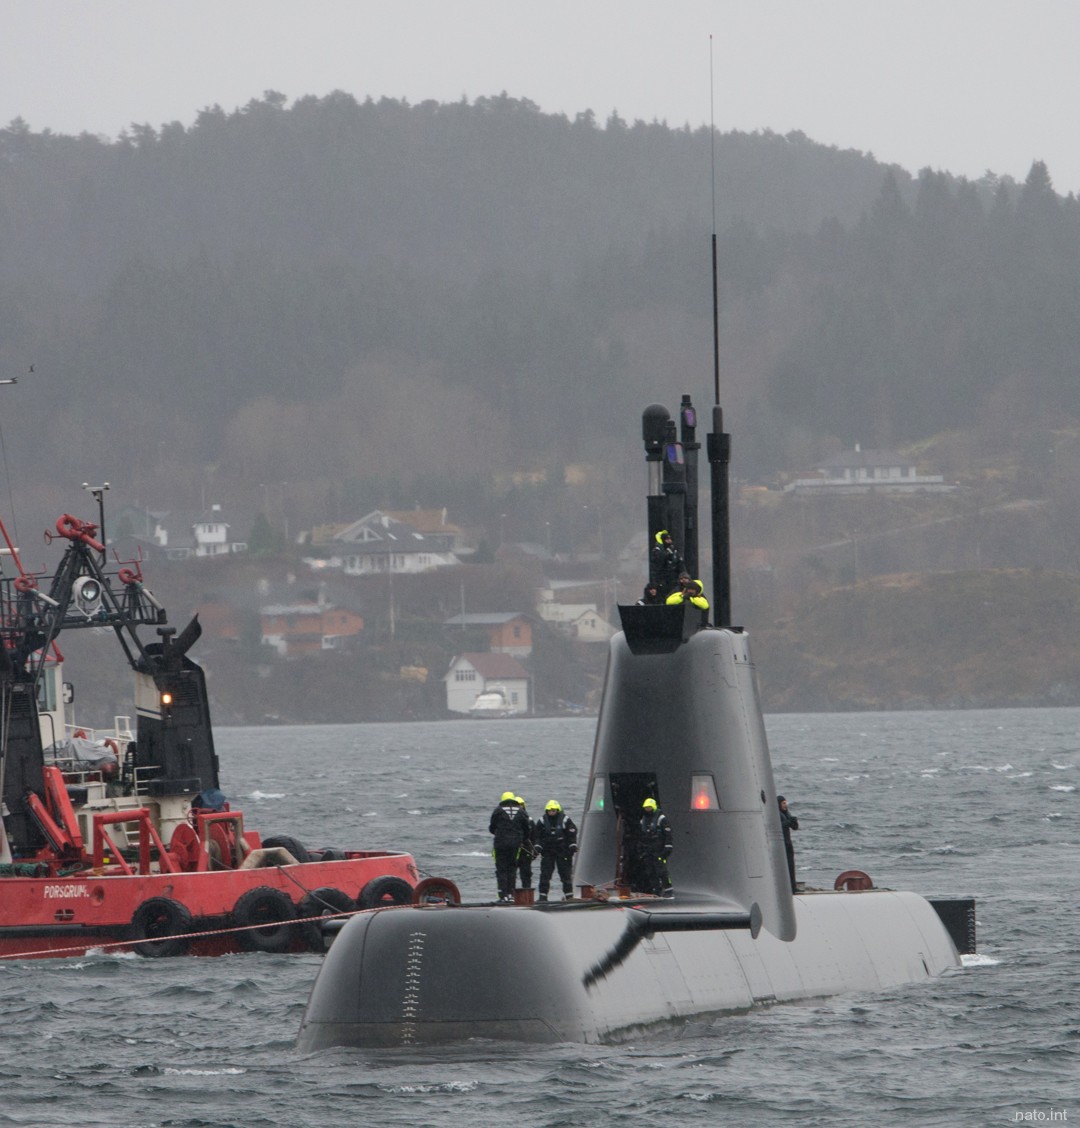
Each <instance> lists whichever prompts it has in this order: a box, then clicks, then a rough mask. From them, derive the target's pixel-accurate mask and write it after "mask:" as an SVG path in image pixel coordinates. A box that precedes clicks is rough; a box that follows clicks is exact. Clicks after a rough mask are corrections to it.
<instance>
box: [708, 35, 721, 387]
mask: <svg viewBox="0 0 1080 1128" xmlns="http://www.w3.org/2000/svg"><path fill="white" fill-rule="evenodd" d="M709 169H710V172H711V181H712V330H713V403H715V404H719V403H720V288H719V284H718V280H717V269H716V94H715V86H714V81H713V49H712V36H711V35H710V36H709Z"/></svg>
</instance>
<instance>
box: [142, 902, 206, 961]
mask: <svg viewBox="0 0 1080 1128" xmlns="http://www.w3.org/2000/svg"><path fill="white" fill-rule="evenodd" d="M190 931H191V911H190V910H189V909H188V907H187V906H186V905H183V904H181V903H180V902H179V901H175V900H173V898H172V897H151V898H149V899H148V900H146V901H143V903H142V904H141V905H140V906H139V907H138V908H137V909H136V910H135V912H134V913H132V916H131V926H130V929H129V932H130V936H131V939H132V940H133V941H136V943H135V945H134V948H135V951H136V952H138V953H139V955H140V956H149V957H151V958H154V957H157V958H162V957H166V956H182V955H184V954H185V953H186V952H187V950H188V945H189V944H190V943H191V941H190V939H189V938H188V936H187V935H186V934H187V933H188V932H190Z"/></svg>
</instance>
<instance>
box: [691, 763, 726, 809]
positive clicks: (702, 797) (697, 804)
mask: <svg viewBox="0 0 1080 1128" xmlns="http://www.w3.org/2000/svg"><path fill="white" fill-rule="evenodd" d="M690 810H692V811H719V810H720V800H719V798H718V797H717V794H716V782H715V780H714V779H713V777H712V775H711V774H706V773H704V772H702V773H699V774H697V775H693V776H691V777H690Z"/></svg>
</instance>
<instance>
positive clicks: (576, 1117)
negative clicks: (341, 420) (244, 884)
mask: <svg viewBox="0 0 1080 1128" xmlns="http://www.w3.org/2000/svg"><path fill="white" fill-rule="evenodd" d="M593 729H594V722H592V721H590V720H585V719H571V720H530V721H509V722H498V721H488V722H469V721H462V722H458V723H446V724H413V725H363V726H320V727H311V728H301V729H282V728H267V729H232V730H229V729H224V730H219V732H218V736H217V740H218V751H219V753H220V755H221V759H222V777H223V779H222V782H223V786H224V789H225V791H226V793H227V794H228V795H229V797H230V798H231V799H232V800H233V801H234V805H241V806H242V807H243V809H244V811H245V817H246V819H247V822H248V824H249V825H251V826H255V827H257V828H258V829H259V830H260V831H261V832H262V833H263V834H264V835H269V834H291V835H293V836H294V837H297V838H299V839H300V840H301V841H303V842H305V843H306V844H308V845H312V846H324V845H331V846H361V847H366V848H375V847H392V848H402V849H408V850H411V851H412V853H413V854H414V855H415V856H416V858H417V861H418V863H419V864H420V867H421V869H423V870H425V871H427V872H430V873H438V874H443V875H445V876H448V877H451V878H452V879H453V880H454V881H456V882H457V883H458V884H459V886H460V887H461V889H462V892H463V894H464V895H465V896H466V898H477V899H479V898H483V899H489V898H490V897H491V896H492V895H493V893H494V884H493V875H492V872H491V870H492V867H491V861H490V856H489V853H488V851H489V848H490V847H489V842H490V838H489V835H488V834H487V819H488V815H489V812H490V810H491V808H492V806H493V805H494V804H495V802H496V800H497V799H498V796H499V795H500V794H501V793H502V792H503V791H504V790H507V789H509V788H512V789H514V790H515V791H517V792H518V793H520V794H522V795H524V796H525V797H526V799H527V800H528V801H529V804H530V807H531V808H532V809H533V810H534V811H539V810H540V809H542V807H543V804H544V802H546V800H547V799H549V798H553V797H554V798H558V799H559V800H560V801H561V802H562V803H563V805H564V806H565V807H566V808H567V809H568V810H569V811H570V812H571V814H573V815H574V816H575V817H577V816H578V815H579V813H580V808H581V805H582V803H583V801H584V781H585V775H586V772H587V767H588V762H589V757H590V754H591V748H592V737H593ZM768 730H769V737H770V742H771V745H772V750H773V762H774V768H775V773H776V779H777V783H778V786H779V788H780V790H781V791H783V792H784V794H786V796H787V797H788V800H789V802H790V806H791V808H792V810H793V811H794V812H795V813H796V814H797V815H798V816H799V819H800V822H801V825H802V828H803V829H802V830H801V831H800V832H799V833H798V835H797V836H796V845H797V864H798V871H799V872H798V876H799V878H800V879H801V880H805V881H807V882H808V883H810V884H812V885H818V886H825V885H828V886H831V884H832V880H833V878H834V877H835V875H836V874H837V873H839V872H840V871H841V870H844V869H849V868H858V869H864V870H867V871H868V872H869V873H871V874H872V875H873V876H874V877H875V878H876V879H877V881H878V883H879V884H881V885H888V886H892V887H894V888H912V889H916V890H918V891H919V892H922V893H926V894H928V895H960V896H962V895H974V896H976V897H977V898H978V901H979V912H978V919H979V938H980V949H981V953H980V955H979V956H978V957H976V958H974V959H971V960H969V961H968V966H967V967H965V968H964V969H963V970H962V971H959V972H957V973H955V974H953V975H950V976H947V977H945V978H943V979H940V980H936V981H933V982H931V983H929V984H923V985H919V986H915V987H907V988H903V989H899V990H892V991H887V992H884V993H881V994H877V995H861V996H858V997H854V996H853V997H841V998H836V999H831V1000H828V1001H826V1002H816V1003H812V1004H803V1005H782V1006H775V1007H773V1008H771V1009H767V1010H761V1011H756V1012H754V1013H751V1014H745V1015H737V1016H728V1017H723V1018H720V1019H717V1020H715V1021H712V1022H709V1023H695V1024H691V1025H689V1026H686V1027H683V1028H681V1029H678V1030H673V1031H671V1032H669V1033H666V1034H663V1035H657V1036H653V1037H650V1038H649V1039H648V1040H643V1041H640V1042H637V1043H634V1044H631V1045H628V1046H619V1047H583V1046H578V1045H564V1046H555V1047H543V1048H537V1047H532V1046H526V1047H522V1046H518V1045H510V1044H500V1043H492V1042H478V1043H474V1044H471V1045H468V1046H465V1047H462V1048H460V1049H454V1050H452V1051H448V1052H443V1053H440V1054H437V1055H431V1054H427V1055H425V1056H424V1057H416V1056H414V1053H415V1052H406V1051H392V1052H387V1051H383V1052H380V1053H359V1052H357V1051H334V1052H332V1053H325V1054H320V1055H314V1056H308V1057H305V1056H301V1055H299V1054H298V1053H297V1052H296V1051H295V1049H294V1048H293V1039H294V1037H295V1034H296V1031H297V1029H298V1027H299V1023H300V1017H301V1014H302V1011H303V1008H304V1004H305V1001H306V997H307V992H308V989H309V987H310V985H311V982H312V980H313V979H314V976H315V973H316V971H317V969H318V965H319V957H317V956H267V955H259V954H252V955H243V956H230V957H226V958H222V959H203V960H198V959H178V960H144V959H141V958H139V957H137V956H106V955H89V956H86V957H83V958H80V959H71V960H47V961H36V962H18V961H16V962H0V999H2V1007H3V1009H2V1012H0V1013H2V1015H3V1021H2V1027H0V1046H2V1056H0V1063H2V1065H3V1070H4V1084H3V1090H2V1095H0V1125H19V1126H27V1128H29V1126H34V1128H40V1126H50V1125H64V1126H69V1125H70V1126H77V1128H99V1126H101V1128H104V1126H108V1128H121V1126H122V1128H150V1126H162V1128H164V1126H175V1128H181V1126H183V1128H195V1126H200V1125H205V1126H213V1128H225V1126H232V1125H236V1126H238V1128H239V1126H242V1128H258V1126H263V1125H265V1126H274V1128H278V1126H281V1128H285V1126H289V1128H296V1126H308V1125H310V1126H315V1125H318V1126H320V1128H333V1126H337V1125H354V1124H356V1125H367V1124H379V1125H398V1124H401V1125H410V1126H418V1125H436V1124H437V1125H439V1126H440V1128H452V1126H456V1125H468V1126H470V1128H486V1126H488V1125H511V1124H512V1125H514V1128H530V1126H533V1125H543V1126H547V1128H556V1126H558V1128H562V1126H571V1125H575V1126H576V1125H582V1126H585V1125H588V1126H590V1128H593V1126H603V1125H620V1124H629V1123H633V1122H642V1123H648V1124H651V1125H684V1124H685V1125H694V1124H709V1125H715V1124H719V1123H728V1124H735V1125H743V1124H747V1125H749V1124H755V1125H756V1124H798V1125H806V1126H817V1125H821V1126H824V1125H828V1126H834V1125H869V1124H874V1125H878V1124H880V1125H893V1124H911V1125H943V1126H944V1125H949V1126H955V1125H994V1124H1008V1123H1021V1122H1026V1123H1053V1122H1057V1123H1068V1122H1070V1121H1074V1122H1080V983H1078V975H1077V971H1078V967H1080V960H1078V958H1077V956H1076V954H1075V953H1076V948H1077V940H1076V929H1075V915H1076V914H1075V911H1074V903H1075V893H1076V885H1077V861H1078V857H1080V852H1078V849H1077V843H1078V840H1080V832H1078V829H1077V816H1078V812H1080V808H1078V798H1077V790H1076V789H1077V786H1078V784H1080V710H1078V709H1051V710H1002V711H979V712H955V713H891V714H890V713H878V714H865V713H864V714H846V715H827V716H808V715H800V716H776V717H770V718H768ZM521 970H522V974H523V975H524V974H527V973H528V970H529V969H528V968H526V967H523V968H522V969H521Z"/></svg>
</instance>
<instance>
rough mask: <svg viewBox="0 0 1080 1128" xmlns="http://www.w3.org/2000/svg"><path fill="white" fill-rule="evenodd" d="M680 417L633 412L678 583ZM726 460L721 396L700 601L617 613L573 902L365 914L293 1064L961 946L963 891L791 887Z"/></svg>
mask: <svg viewBox="0 0 1080 1128" xmlns="http://www.w3.org/2000/svg"><path fill="white" fill-rule="evenodd" d="M696 414H697V413H696V411H695V409H694V406H693V404H692V402H691V399H690V397H689V396H683V399H682V403H681V405H680V408H679V413H678V418H679V421H680V425H681V426H680V427H677V426H676V423H675V420H673V419H672V418H671V415H670V414H669V412H668V410H667V409H666V408H665V407H664V406H663V405H660V404H652V405H650V406H649V407H648V408H646V410H645V412H644V416H643V420H642V434H643V439H644V444H645V458H646V466H647V470H648V482H649V487H648V498H647V507H648V511H647V517H648V538H647V541H648V543H650V544H651V543H653V542H654V539H655V537H656V535H657V534H658V533H660V532H661V531H662V530H670V531H671V532H672V534H673V536H674V541H675V544H676V547H677V548H678V550H679V555H680V556H681V557H682V558H683V560H684V561H685V563H686V565H687V567H688V570H689V572H690V575H691V576H694V575H696V574H697V558H698V547H697V540H698V525H697V492H698V490H697V486H698V483H697V452H698V450H699V449H700V445H701V444H700V443H699V442H698V441H697V439H696ZM729 448H730V439H729V436H728V435H727V434H726V433H725V432H724V430H723V416H722V412H721V410H720V406H719V391H717V401H716V403H715V405H714V407H713V429H712V432H711V433H710V434H709V435H708V442H707V452H708V458H709V463H710V466H711V477H712V483H711V487H712V488H711V496H712V518H713V520H712V553H713V592H712V594H713V605H712V608H711V611H710V612H706V611H704V610H703V609H702V608H701V607H700V605H695V603H694V602H691V601H690V600H689V599H687V601H686V602H683V603H678V604H674V605H666V604H665V605H659V606H620V607H619V614H620V617H621V621H622V630H621V631H620V632H619V633H617V634H616V635H615V636H614V637H613V638H612V640H611V643H610V652H609V657H608V671H607V679H606V682H605V686H604V696H603V701H602V703H601V707H600V716H599V720H598V724H597V732H596V742H595V746H594V751H593V758H592V766H591V769H590V772H589V777H588V782H587V787H586V792H585V804H584V805H585V811H584V815H583V817H582V819H581V822H580V823H579V824H578V825H579V827H580V832H579V850H578V853H577V854H576V855H575V863H574V870H573V884H574V886H575V887H576V889H577V892H578V896H576V897H573V898H572V899H570V900H568V901H564V902H559V903H536V904H533V905H525V904H520V905H518V904H474V905H458V904H455V903H453V901H446V902H444V903H442V904H420V905H416V906H413V907H397V908H392V909H386V910H382V911H378V912H373V913H361V914H359V915H358V916H356V917H354V918H352V919H351V920H349V921H347V922H346V923H345V924H344V926H343V927H342V928H341V930H340V933H339V935H338V936H337V938H336V939H335V941H334V943H333V946H332V947H331V949H330V951H329V953H328V954H327V957H326V960H325V961H324V962H323V963H322V965H321V967H320V969H319V974H318V977H317V978H316V980H315V984H314V986H313V988H312V991H311V996H310V998H309V1000H308V1004H307V1009H306V1011H305V1013H304V1018H303V1021H302V1024H301V1027H300V1033H299V1037H298V1042H297V1044H298V1047H299V1049H300V1050H302V1051H316V1050H320V1049H323V1048H326V1047H333V1046H349V1047H401V1046H409V1047H413V1046H430V1045H437V1044H440V1043H447V1042H458V1041H464V1040H467V1039H472V1038H495V1039H512V1040H517V1041H523V1042H536V1043H543V1042H585V1043H597V1042H601V1043H603V1042H617V1041H620V1040H624V1039H626V1038H630V1037H634V1036H635V1035H636V1034H637V1033H638V1032H639V1031H641V1030H642V1029H644V1028H646V1027H648V1026H651V1025H654V1024H661V1023H678V1022H681V1021H685V1020H686V1019H687V1018H689V1017H692V1016H707V1015H710V1014H715V1013H722V1012H728V1011H742V1010H746V1009H747V1008H750V1007H753V1006H755V1005H764V1004H772V1003H778V1002H785V1001H792V1000H799V999H812V998H818V997H824V996H828V995H835V994H839V993H850V992H855V991H866V992H872V991H880V990H882V989H883V988H889V987H895V986H898V985H900V984H907V983H918V982H921V981H925V980H927V979H929V978H931V977H933V976H937V975H941V974H943V973H944V972H947V971H948V970H950V969H952V968H956V967H958V966H959V965H960V963H961V959H960V957H961V954H963V953H968V952H973V951H974V950H975V916H974V912H975V909H974V901H973V900H971V899H970V898H943V899H940V900H933V901H930V900H927V899H925V898H923V897H921V896H919V895H918V894H916V893H911V892H900V891H895V890H891V889H883V888H879V887H877V886H876V885H875V883H874V882H873V881H872V879H871V878H870V877H869V876H868V875H867V874H866V873H864V872H863V871H861V870H846V871H845V872H843V873H841V874H840V875H839V876H838V877H837V879H836V881H835V883H834V887H833V888H832V889H829V890H803V889H796V888H795V887H794V880H793V877H792V875H791V874H789V871H788V866H787V858H786V852H785V848H784V841H783V828H782V823H781V818H780V807H779V797H778V796H777V793H776V785H775V782H774V779H773V772H772V765H771V762H770V758H769V749H768V743H767V740H766V735H765V725H764V721H763V717H762V713H761V704H760V699H759V696H758V688H757V676H756V671H755V667H754V664H753V661H752V660H751V656H750V644H749V639H748V636H747V633H746V631H744V630H743V628H742V627H739V626H733V625H732V624H731V605H730V583H729V563H728V561H729V547H728V520H727V491H728V482H727V462H728V451H729ZM643 564H644V561H643ZM651 578H652V579H653V580H657V579H658V576H657V575H655V574H654V575H652V576H651ZM710 614H711V618H712V621H711V622H710V621H709V617H710ZM658 806H659V807H660V808H661V809H662V811H663V812H664V814H665V815H666V817H667V819H668V820H669V822H670V825H671V828H672V846H673V849H672V851H671V854H670V860H668V859H667V858H666V856H665V858H664V861H663V869H664V872H665V873H666V877H667V878H668V880H667V881H657V880H656V872H657V863H658V862H659V859H657V856H656V852H657V851H658V850H659V847H654V848H653V851H654V852H653V853H652V855H651V857H650V858H649V864H648V865H647V866H642V865H641V864H640V863H641V860H642V854H641V851H639V850H636V849H634V846H635V843H636V842H640V840H641V829H642V827H643V825H644V823H645V821H646V820H645V818H644V817H643V811H644V810H650V809H651V810H655V809H656V808H657V807H658Z"/></svg>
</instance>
